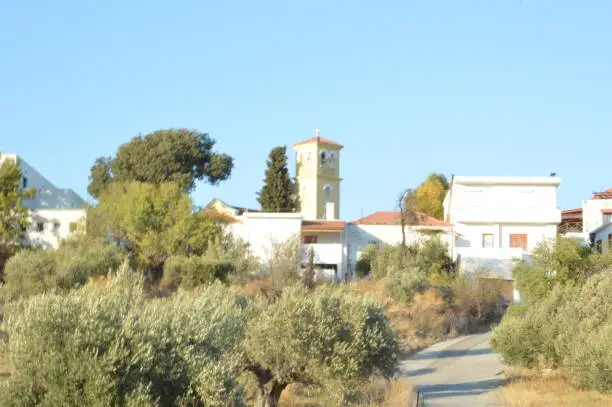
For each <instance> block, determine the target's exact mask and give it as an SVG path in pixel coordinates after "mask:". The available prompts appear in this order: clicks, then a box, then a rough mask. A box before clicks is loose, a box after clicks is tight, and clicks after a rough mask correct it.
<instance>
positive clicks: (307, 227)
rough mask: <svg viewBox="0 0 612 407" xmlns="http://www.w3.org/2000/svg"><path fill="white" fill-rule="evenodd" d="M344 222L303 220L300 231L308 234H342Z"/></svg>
mask: <svg viewBox="0 0 612 407" xmlns="http://www.w3.org/2000/svg"><path fill="white" fill-rule="evenodd" d="M345 226H346V222H345V221H343V220H303V221H302V230H303V231H308V232H342V231H343V230H344V227H345Z"/></svg>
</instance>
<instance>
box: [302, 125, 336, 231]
mask: <svg viewBox="0 0 612 407" xmlns="http://www.w3.org/2000/svg"><path fill="white" fill-rule="evenodd" d="M320 133H321V132H320V130H319V129H317V130H316V137H313V138H310V139H308V140H305V141H302V142H299V143H297V144H294V145H293V149H294V150H295V154H296V159H295V162H296V170H295V174H296V187H297V196H298V205H299V208H300V212H301V213H302V214H303V215H304V218H305V219H310V220H315V219H329V220H332V219H339V218H340V181H342V179H341V178H340V150H341V149H342V147H343V146H342V145H341V144H338V143H336V142H333V141H331V140H328V139H325V138H323V137H321V135H320Z"/></svg>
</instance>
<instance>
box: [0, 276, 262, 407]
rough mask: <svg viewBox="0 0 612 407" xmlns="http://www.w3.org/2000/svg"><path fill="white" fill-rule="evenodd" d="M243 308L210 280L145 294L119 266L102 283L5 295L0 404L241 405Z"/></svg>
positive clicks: (246, 311) (8, 406)
mask: <svg viewBox="0 0 612 407" xmlns="http://www.w3.org/2000/svg"><path fill="white" fill-rule="evenodd" d="M250 309H251V308H250V306H249V303H247V302H245V301H242V300H241V299H240V297H238V296H237V295H236V294H235V293H234V291H233V290H231V289H229V288H227V287H224V286H222V285H220V284H215V285H211V286H207V287H206V288H204V289H199V290H196V291H194V292H190V293H185V292H179V293H177V294H175V295H173V296H171V297H169V298H162V299H147V298H146V297H145V296H144V294H143V286H142V282H141V277H139V275H138V274H137V273H134V272H132V271H131V270H129V269H128V268H127V267H124V268H123V269H122V270H121V271H120V273H119V274H118V276H117V277H115V278H112V279H111V280H110V282H109V284H108V286H107V287H99V286H98V285H88V286H86V287H85V288H83V289H81V290H74V291H71V292H69V293H68V294H67V295H63V296H62V295H55V294H42V295H38V296H35V297H31V298H28V299H26V300H19V301H17V302H14V303H11V304H10V305H9V307H8V309H7V312H6V319H5V324H4V327H3V329H5V330H6V331H7V333H8V335H9V337H10V341H9V343H8V345H5V346H6V352H7V353H8V358H9V359H10V361H11V366H12V371H11V376H10V378H9V379H8V380H7V381H6V383H3V384H2V385H1V388H0V405H2V406H6V407H18V406H19V407H21V406H23V407H25V406H28V407H29V406H74V407H76V406H79V407H80V406H88V407H90V406H100V407H102V406H143V407H144V406H151V405H163V406H177V407H178V406H218V407H230V406H233V407H237V406H242V401H241V400H242V398H243V397H242V394H241V390H240V389H241V387H240V386H239V385H238V384H237V382H236V379H237V377H238V376H239V374H240V372H241V371H242V368H241V364H240V362H241V359H240V358H239V353H238V352H237V351H236V350H237V348H238V345H239V343H240V342H241V340H242V338H243V337H244V332H245V328H246V326H247V321H248V319H249V317H250Z"/></svg>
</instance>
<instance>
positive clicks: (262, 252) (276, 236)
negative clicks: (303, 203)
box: [230, 212, 302, 263]
mask: <svg viewBox="0 0 612 407" xmlns="http://www.w3.org/2000/svg"><path fill="white" fill-rule="evenodd" d="M239 219H240V221H241V222H242V223H235V224H232V225H231V226H230V230H231V232H232V233H234V234H235V235H237V236H240V237H242V238H243V239H244V240H245V241H246V242H248V243H249V245H250V250H251V253H252V254H253V255H254V256H257V257H259V259H260V260H261V261H262V262H264V263H265V262H267V261H268V260H269V259H270V258H271V257H272V256H273V254H274V247H275V245H277V244H281V243H283V242H286V241H288V240H289V239H291V238H294V237H295V238H299V236H300V231H301V228H302V218H301V215H300V214H294V213H255V212H248V213H245V214H244V215H243V216H241V217H240V218H239Z"/></svg>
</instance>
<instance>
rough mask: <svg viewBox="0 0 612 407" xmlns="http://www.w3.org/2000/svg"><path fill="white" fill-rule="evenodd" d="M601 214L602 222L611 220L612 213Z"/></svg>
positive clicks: (605, 222)
mask: <svg viewBox="0 0 612 407" xmlns="http://www.w3.org/2000/svg"><path fill="white" fill-rule="evenodd" d="M602 216H603V223H604V225H605V224H607V223H610V222H612V213H604V214H602Z"/></svg>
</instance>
